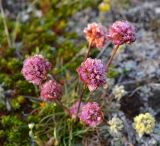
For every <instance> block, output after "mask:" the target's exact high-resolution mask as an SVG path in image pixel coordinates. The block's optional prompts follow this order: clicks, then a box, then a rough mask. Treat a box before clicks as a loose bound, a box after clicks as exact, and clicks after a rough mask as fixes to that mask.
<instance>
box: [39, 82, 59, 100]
mask: <svg viewBox="0 0 160 146" xmlns="http://www.w3.org/2000/svg"><path fill="white" fill-rule="evenodd" d="M40 90H41V91H40V96H41V98H42V99H43V100H45V101H54V100H59V99H60V98H61V96H62V86H61V85H60V84H59V83H57V82H56V81H55V80H49V81H47V82H45V83H44V84H42V86H41V87H40Z"/></svg>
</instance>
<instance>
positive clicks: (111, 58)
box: [107, 45, 119, 71]
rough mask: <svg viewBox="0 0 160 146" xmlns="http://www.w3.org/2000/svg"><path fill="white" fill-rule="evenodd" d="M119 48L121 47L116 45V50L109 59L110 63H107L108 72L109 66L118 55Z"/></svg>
mask: <svg viewBox="0 0 160 146" xmlns="http://www.w3.org/2000/svg"><path fill="white" fill-rule="evenodd" d="M118 48H119V45H116V46H115V47H114V49H113V50H112V54H111V57H110V58H109V61H108V63H107V71H108V69H109V66H110V65H111V63H112V60H113V58H114V56H115V55H116V52H117V50H118Z"/></svg>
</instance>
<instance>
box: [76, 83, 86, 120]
mask: <svg viewBox="0 0 160 146" xmlns="http://www.w3.org/2000/svg"><path fill="white" fill-rule="evenodd" d="M85 89H86V85H83V88H82V92H81V96H80V97H79V103H78V108H77V114H76V117H78V113H79V109H80V105H81V102H82V98H83V95H84V91H85Z"/></svg>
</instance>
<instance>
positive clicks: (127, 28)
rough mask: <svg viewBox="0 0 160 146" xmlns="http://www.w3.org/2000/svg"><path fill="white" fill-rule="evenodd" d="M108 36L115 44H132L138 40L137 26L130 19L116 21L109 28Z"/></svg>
mask: <svg viewBox="0 0 160 146" xmlns="http://www.w3.org/2000/svg"><path fill="white" fill-rule="evenodd" d="M108 38H109V39H110V40H111V41H112V42H113V44H115V45H122V44H124V43H128V44H130V43H132V42H134V41H135V40H136V33H135V28H134V27H133V25H132V24H130V23H129V22H128V21H116V22H115V23H113V24H112V26H111V27H110V29H109V35H108Z"/></svg>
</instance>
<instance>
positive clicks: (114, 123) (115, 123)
mask: <svg viewBox="0 0 160 146" xmlns="http://www.w3.org/2000/svg"><path fill="white" fill-rule="evenodd" d="M108 124H109V129H110V133H111V134H116V135H119V134H120V131H121V130H122V129H123V127H124V126H123V121H122V120H121V119H120V118H118V117H116V116H114V117H113V118H112V119H111V120H109V121H108Z"/></svg>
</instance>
